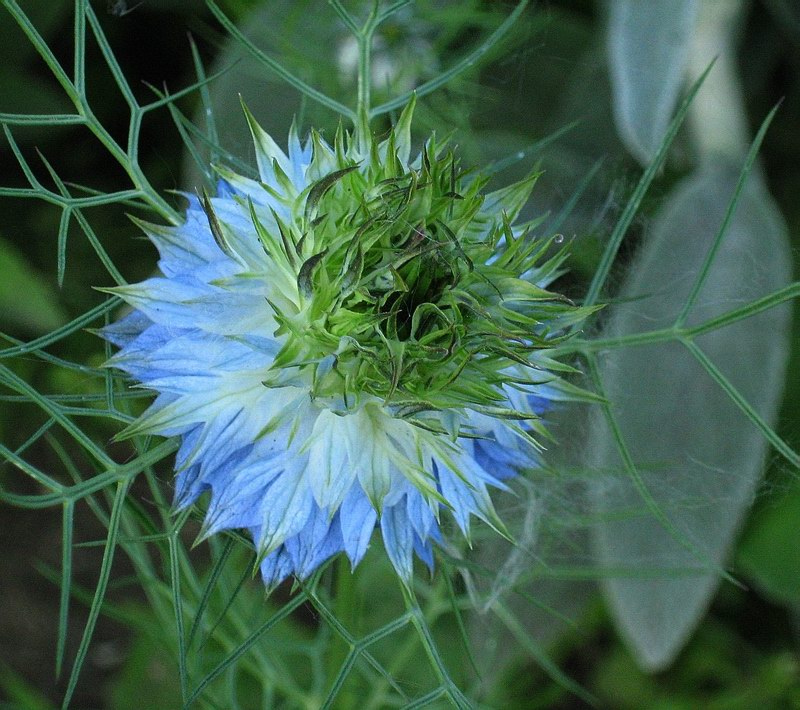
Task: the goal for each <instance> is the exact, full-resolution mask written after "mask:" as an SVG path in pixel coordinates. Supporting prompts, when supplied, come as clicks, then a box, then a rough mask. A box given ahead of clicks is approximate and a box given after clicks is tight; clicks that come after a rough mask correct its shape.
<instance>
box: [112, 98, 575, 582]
mask: <svg viewBox="0 0 800 710" xmlns="http://www.w3.org/2000/svg"><path fill="white" fill-rule="evenodd" d="M412 109H413V103H412V105H410V106H409V107H408V108H407V109H406V110H405V111H404V113H403V115H402V116H401V118H400V120H399V121H398V123H397V125H396V126H395V127H394V128H393V129H392V130H391V132H390V133H389V135H388V137H387V138H386V139H385V140H383V141H380V142H378V141H376V140H374V139H372V138H371V137H369V135H368V132H367V131H365V130H361V131H357V133H356V134H355V135H350V134H349V133H347V132H345V131H343V130H339V131H338V132H337V134H336V136H335V140H334V142H333V145H329V144H328V143H327V142H326V141H325V140H323V139H322V137H321V136H320V135H319V134H317V133H315V132H312V133H311V135H310V137H309V138H308V140H307V141H306V142H305V143H304V144H301V142H300V141H299V139H298V137H297V134H296V132H295V131H294V129H293V130H292V132H291V133H290V136H289V143H288V152H287V153H284V152H283V151H282V150H281V149H280V148H279V147H278V146H277V145H276V143H275V142H274V141H273V139H272V138H270V136H269V135H267V134H266V133H265V132H264V131H263V130H262V129H261V128H260V127H259V126H258V124H257V123H256V121H255V119H254V118H253V117H252V116H251V115H250V114H249V113H248V114H247V117H248V120H249V122H250V127H251V130H252V134H253V138H254V142H255V147H256V157H257V163H258V171H259V180H252V179H248V178H245V177H242V176H240V175H237V174H235V173H232V172H230V171H228V170H225V169H219V174H220V177H221V181H220V184H219V188H218V194H217V196H216V197H209V196H207V195H204V196H202V198H195V197H190V198H189V207H188V209H187V212H186V221H185V223H184V224H183V225H181V226H180V227H176V228H173V227H159V226H154V225H150V224H143V225H142V226H143V228H144V230H145V231H146V232H147V234H148V236H149V237H150V239H151V240H152V241H153V242H154V244H155V245H156V247H157V248H158V250H159V252H160V257H161V259H160V262H159V265H160V269H161V272H162V273H163V276H160V277H156V278H151V279H148V280H146V281H143V282H142V283H138V284H134V285H130V286H123V287H119V288H115V289H110V290H111V291H112V292H113V293H116V294H118V295H119V296H120V297H121V298H123V299H124V300H125V301H127V302H128V303H129V304H130V305H131V306H133V307H134V309H135V310H134V312H133V313H131V314H130V315H128V316H126V317H125V318H124V319H122V320H121V321H119V322H118V323H116V324H114V325H112V326H110V327H109V328H107V329H106V330H105V331H104V335H105V337H107V338H108V339H109V340H111V341H112V342H114V343H115V344H117V345H119V346H120V348H121V349H120V351H119V352H118V353H117V354H116V355H115V356H114V357H113V358H112V360H111V364H112V365H113V366H114V367H117V368H120V369H122V370H124V371H126V372H127V373H129V374H130V375H131V376H132V377H133V378H135V379H136V380H138V381H139V382H140V383H141V384H142V385H143V386H144V387H146V388H149V389H152V390H154V391H156V392H157V393H158V396H157V398H156V399H155V401H154V402H153V404H152V405H151V406H150V408H149V409H148V410H147V411H146V412H145V413H144V414H143V415H142V417H141V418H140V419H139V420H137V421H136V422H135V423H134V424H133V425H132V426H131V427H130V428H129V429H128V430H127V434H129V435H133V434H141V433H150V434H161V435H166V436H179V437H180V438H181V446H180V449H179V452H178V455H177V459H176V470H177V474H178V475H177V484H176V493H175V500H176V505H177V507H178V508H184V507H186V506H188V505H190V504H192V503H193V502H194V501H196V500H197V499H198V497H199V496H200V495H201V493H203V492H204V491H209V492H210V499H209V501H208V509H207V513H206V518H205V525H204V534H205V535H210V534H212V533H215V532H217V531H220V530H225V529H230V528H246V529H248V530H249V531H250V533H251V535H252V537H253V540H254V543H255V546H256V549H257V551H258V553H259V559H260V564H261V571H262V574H263V577H264V579H265V581H266V582H267V583H270V584H271V583H276V582H279V581H280V580H282V579H284V578H285V577H287V576H289V575H290V574H296V575H298V576H301V577H304V576H307V575H308V574H310V573H311V572H312V571H313V570H314V569H316V568H317V567H318V566H319V565H320V564H321V563H322V562H323V561H325V560H326V559H327V558H329V557H330V556H332V555H334V554H336V553H338V552H340V551H344V552H345V554H347V556H348V557H349V559H350V561H351V563H352V565H353V566H355V565H356V564H358V562H359V561H360V560H361V558H362V557H363V555H364V553H365V552H366V549H367V546H368V544H369V541H370V538H371V536H372V534H373V531H374V529H375V528H376V526H378V527H379V528H380V531H381V534H382V537H383V542H384V545H385V548H386V551H387V553H388V555H389V558H390V559H391V562H392V564H393V565H394V567H395V568H396V569H397V571H398V573H399V574H400V575H401V576H402V577H403V578H405V579H408V578H409V577H410V576H411V574H412V562H413V553H414V552H416V554H417V555H418V556H419V557H420V558H421V559H422V560H424V561H425V562H426V563H427V564H428V565H429V566H430V565H432V564H433V550H432V543H434V542H436V541H438V540H440V539H441V527H440V524H441V523H442V522H443V521H442V518H443V517H445V516H452V519H453V520H454V521H455V523H456V525H457V526H458V527H459V528H460V530H461V531H462V532H463V534H464V535H466V536H469V534H470V519H471V517H472V516H476V517H478V518H480V519H482V520H483V521H485V522H486V523H488V524H489V525H490V526H492V527H494V528H495V529H497V530H498V531H500V532H501V533H502V532H503V525H502V522H501V521H500V520H499V518H498V516H497V514H496V513H495V510H494V507H493V505H492V500H491V497H490V494H489V490H490V488H505V487H506V486H505V484H504V483H503V481H504V479H507V478H508V477H509V476H511V475H514V473H515V472H516V470H517V469H518V468H519V467H524V466H530V465H531V464H532V462H533V461H534V460H535V457H536V446H537V445H536V441H535V438H534V437H535V436H536V434H537V433H539V434H543V433H544V430H543V427H542V425H541V422H540V421H539V419H538V414H539V413H540V412H541V411H542V408H543V407H544V406H545V405H546V401H547V400H548V399H552V398H554V397H558V395H559V391H560V385H559V383H560V381H559V380H558V378H557V377H556V376H555V375H554V374H553V373H552V371H551V368H553V367H554V366H555V365H556V363H554V362H553V361H552V360H551V359H550V358H549V357H548V348H550V347H552V345H553V343H554V342H555V341H556V340H557V338H558V333H559V331H560V330H561V329H563V328H564V326H566V325H569V324H571V323H574V322H576V321H578V320H580V319H581V318H582V317H584V316H585V312H583V311H582V309H579V308H576V307H574V306H573V305H572V304H570V303H569V302H568V301H567V300H566V299H564V298H562V297H560V296H558V295H555V294H553V293H551V292H548V291H546V290H545V286H546V285H547V284H548V283H549V282H550V281H551V280H552V279H554V278H555V277H556V276H557V275H558V273H559V268H560V265H561V264H562V262H563V259H564V253H563V250H562V251H560V252H558V253H556V254H555V255H552V254H551V252H552V251H553V250H552V249H551V245H552V240H551V239H543V238H538V239H537V238H534V237H533V236H532V235H531V233H530V227H531V225H530V224H529V225H516V226H515V225H514V224H513V223H514V221H515V220H516V218H517V216H518V214H519V212H520V209H521V208H522V206H523V205H524V203H525V201H526V200H527V198H528V195H529V193H530V190H531V188H532V186H533V183H534V181H535V177H534V176H531V177H529V178H528V179H526V180H524V181H522V182H520V183H518V184H515V185H512V186H510V187H507V188H504V189H502V190H498V191H495V192H490V193H488V194H484V193H483V188H484V187H485V185H486V183H487V178H485V177H483V176H481V175H479V174H474V173H470V172H469V171H465V170H463V169H462V168H461V167H460V165H459V163H458V161H457V159H456V157H455V155H454V154H453V152H452V151H451V150H449V149H448V147H447V144H446V143H440V142H438V141H437V140H436V139H435V138H434V137H431V138H430V139H429V140H428V141H427V142H426V143H425V145H424V146H423V148H422V151H421V153H420V154H419V155H418V156H416V157H414V158H413V159H412V158H411V157H410V152H411V151H410V142H411V141H410V122H411V114H412ZM559 368H560V369H563V366H559Z"/></svg>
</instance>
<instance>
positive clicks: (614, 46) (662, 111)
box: [608, 0, 698, 164]
mask: <svg viewBox="0 0 800 710" xmlns="http://www.w3.org/2000/svg"><path fill="white" fill-rule="evenodd" d="M697 4H698V3H697V1H696V0H650V1H649V2H641V1H640V0H611V3H610V6H609V18H608V55H609V63H610V69H611V83H612V87H613V95H614V101H613V107H614V120H615V122H616V124H617V130H618V132H619V134H620V137H621V138H622V140H623V142H624V143H625V145H626V147H627V148H628V150H629V151H630V152H631V153H632V154H633V155H634V157H636V159H637V160H639V161H640V162H641V163H642V164H647V163H649V162H650V160H651V159H652V157H653V155H654V154H655V152H656V150H657V149H658V146H659V144H660V142H661V139H662V138H663V137H664V133H665V132H666V129H667V126H668V124H669V122H670V119H671V118H672V113H673V111H674V109H675V104H676V102H677V99H678V94H679V92H680V89H681V85H682V83H683V78H684V69H685V67H686V61H687V57H688V48H689V41H690V39H691V34H692V28H693V26H694V20H695V16H696V12H697Z"/></svg>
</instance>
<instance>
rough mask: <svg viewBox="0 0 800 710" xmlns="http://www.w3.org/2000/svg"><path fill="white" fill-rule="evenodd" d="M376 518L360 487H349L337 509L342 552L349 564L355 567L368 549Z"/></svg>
mask: <svg viewBox="0 0 800 710" xmlns="http://www.w3.org/2000/svg"><path fill="white" fill-rule="evenodd" d="M377 520H378V516H377V514H376V513H375V509H374V508H373V507H372V505H371V503H370V502H369V500H368V499H367V496H366V495H365V494H364V491H363V490H362V489H361V486H358V485H354V486H351V488H350V491H349V492H348V494H347V496H346V497H345V499H344V501H343V502H342V506H341V508H339V524H340V526H341V529H342V539H343V544H344V551H345V552H346V553H347V556H348V557H349V558H350V563H351V564H352V565H353V567H355V566H356V565H357V564H358V563H359V562H360V561H361V559H362V558H363V557H364V554H365V553H366V552H367V548H368V547H369V541H370V538H371V537H372V531H373V530H375V523H376V522H377Z"/></svg>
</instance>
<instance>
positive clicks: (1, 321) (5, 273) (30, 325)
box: [0, 238, 67, 335]
mask: <svg viewBox="0 0 800 710" xmlns="http://www.w3.org/2000/svg"><path fill="white" fill-rule="evenodd" d="M0 275H2V278H0V327H2V328H8V327H11V328H13V329H15V330H19V331H22V332H25V333H27V334H29V335H38V334H40V333H45V332H47V331H49V330H54V329H55V328H58V326H60V325H63V324H64V323H66V321H67V316H66V313H65V312H64V310H63V309H62V307H61V305H60V304H59V303H58V295H57V292H56V290H55V289H54V288H53V286H52V285H51V283H50V282H49V281H48V279H47V278H45V277H44V276H43V275H42V274H40V273H38V272H37V271H35V270H34V269H33V267H32V266H31V265H30V264H29V263H28V260H27V259H26V258H25V256H24V255H23V254H22V252H20V251H19V250H18V249H17V248H16V247H15V246H14V245H13V244H11V242H9V241H7V240H5V239H2V238H0Z"/></svg>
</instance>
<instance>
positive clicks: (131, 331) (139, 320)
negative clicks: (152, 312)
mask: <svg viewBox="0 0 800 710" xmlns="http://www.w3.org/2000/svg"><path fill="white" fill-rule="evenodd" d="M151 323H152V321H151V320H150V319H149V318H148V317H147V316H146V315H145V314H144V313H141V312H139V311H131V312H130V313H128V314H126V315H124V316H123V317H122V318H120V319H119V320H118V321H116V322H115V323H111V324H110V325H107V326H105V327H104V328H101V329H100V335H101V336H102V337H103V338H105V339H106V340H108V342H110V343H112V344H113V345H116V346H117V347H119V348H124V347H125V346H126V345H129V344H130V343H132V342H133V341H134V340H136V338H138V337H139V336H140V335H141V334H142V332H143V331H145V330H147V328H148V326H150V325H151Z"/></svg>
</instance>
